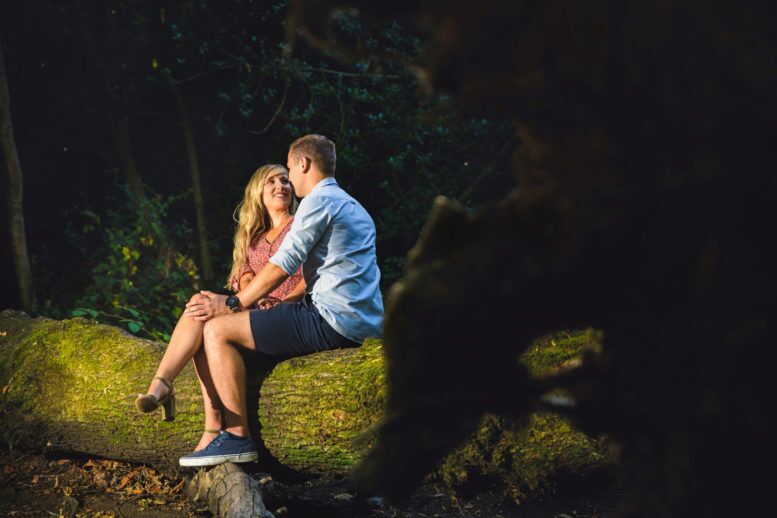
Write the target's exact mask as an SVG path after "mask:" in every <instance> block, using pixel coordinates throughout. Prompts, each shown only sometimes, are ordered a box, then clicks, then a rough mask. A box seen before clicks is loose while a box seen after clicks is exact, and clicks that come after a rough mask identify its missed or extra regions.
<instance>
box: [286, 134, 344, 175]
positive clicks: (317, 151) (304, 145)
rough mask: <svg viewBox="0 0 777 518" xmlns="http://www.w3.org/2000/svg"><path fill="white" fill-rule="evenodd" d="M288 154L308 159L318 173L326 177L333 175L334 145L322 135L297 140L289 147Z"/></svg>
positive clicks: (335, 158)
mask: <svg viewBox="0 0 777 518" xmlns="http://www.w3.org/2000/svg"><path fill="white" fill-rule="evenodd" d="M289 153H291V155H292V156H293V157H295V158H299V156H300V155H302V156H304V157H308V158H309V159H310V161H311V162H313V163H314V164H316V167H318V169H319V171H321V172H322V173H324V174H325V175H327V176H334V175H335V162H336V161H337V155H336V154H335V143H334V142H332V141H331V140H329V139H328V138H326V137H325V136H323V135H305V136H304V137H300V138H298V139H297V140H295V141H294V142H292V143H291V146H289Z"/></svg>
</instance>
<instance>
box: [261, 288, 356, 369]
mask: <svg viewBox="0 0 777 518" xmlns="http://www.w3.org/2000/svg"><path fill="white" fill-rule="evenodd" d="M248 319H249V321H250V322H251V334H252V335H253V337H254V343H255V344H256V351H257V352H258V353H262V354H266V355H268V356H273V357H280V358H292V357H294V356H303V355H305V354H310V353H315V352H319V351H328V350H330V349H339V348H343V347H359V346H360V345H361V344H360V343H358V342H354V341H353V340H349V339H348V338H346V337H344V336H343V335H341V334H340V333H338V332H337V331H335V330H334V329H332V326H330V325H329V323H328V322H327V321H326V320H324V317H322V316H321V315H320V314H319V313H318V310H316V307H315V306H314V305H313V303H312V302H311V301H310V297H305V298H304V299H302V301H300V302H285V303H282V304H278V305H277V306H275V307H273V308H271V309H252V310H251V312H250V313H249V315H248Z"/></svg>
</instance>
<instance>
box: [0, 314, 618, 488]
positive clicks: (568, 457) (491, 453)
mask: <svg viewBox="0 0 777 518" xmlns="http://www.w3.org/2000/svg"><path fill="white" fill-rule="evenodd" d="M0 331H2V333H0V387H2V388H3V392H4V394H2V395H0V439H3V440H4V442H6V443H7V444H8V445H9V446H10V447H12V448H18V449H45V450H48V451H67V452H79V453H84V454H88V455H99V456H102V457H107V458H113V459H120V460H124V461H132V462H145V463H147V464H151V465H153V466H155V467H156V468H158V469H160V470H162V471H167V472H171V471H173V472H174V471H176V470H178V469H179V468H178V462H177V460H178V457H179V456H181V455H183V454H186V453H189V452H190V451H191V449H192V448H193V446H194V445H195V444H196V442H197V440H198V439H199V437H200V434H201V433H202V397H201V395H200V390H199V386H198V384H197V381H196V378H195V376H194V372H193V370H192V369H191V368H190V367H186V368H185V369H184V371H183V372H182V373H181V375H180V376H179V377H178V379H176V380H175V392H176V397H177V408H178V415H177V416H176V419H175V420H174V421H172V422H164V421H162V420H161V419H160V416H159V415H153V414H152V415H141V414H138V413H137V410H136V409H135V407H134V405H133V400H134V398H135V396H136V394H137V393H139V392H143V391H144V390H145V388H146V386H147V385H148V381H149V380H150V379H151V377H152V376H153V375H154V370H155V368H156V366H157V364H158V362H159V360H160V358H161V356H162V353H163V349H164V346H163V345H162V344H160V343H157V342H152V341H149V340H143V339H139V338H136V337H134V336H131V335H129V334H128V333H126V332H124V331H122V330H120V329H118V328H115V327H111V326H105V325H99V324H95V323H92V322H90V321H88V320H85V319H83V318H74V319H72V320H64V321H55V320H48V319H44V318H38V319H31V318H29V317H28V316H26V315H24V314H23V313H18V312H14V311H10V310H8V311H4V312H2V313H0ZM577 340H578V342H580V340H579V338H577ZM559 347H560V346H558V345H555V346H554V349H555V350H554V351H553V358H554V359H555V360H557V359H558V358H561V357H562V356H563V355H562V356H559V354H560V353H559V350H558V349H559ZM540 357H542V355H539V356H538V358H540ZM543 358H546V359H547V357H543ZM555 360H554V361H555ZM532 361H534V360H532ZM537 361H538V364H541V363H543V361H545V360H542V358H540V359H539V360H537ZM462 383H466V380H462ZM260 384H261V388H260V390H259V403H258V420H255V422H256V424H257V425H258V427H259V428H260V430H259V436H260V440H259V444H260V462H262V463H264V464H265V465H264V466H263V469H265V468H267V467H268V466H269V469H268V471H270V472H273V473H278V469H291V470H294V471H297V472H301V473H306V474H333V475H334V474H337V475H344V474H347V473H349V471H350V470H351V468H352V467H353V466H354V465H355V464H356V462H357V461H359V460H360V459H361V458H362V457H363V456H364V455H365V453H366V452H367V450H368V449H369V448H370V447H371V446H372V444H373V442H374V440H375V437H374V434H373V433H372V430H374V428H375V425H376V424H377V423H378V422H379V421H380V419H381V417H382V415H383V408H384V406H385V400H386V385H385V364H384V359H383V352H382V344H381V342H380V341H378V340H368V341H366V342H365V343H364V344H363V345H362V347H359V348H356V349H344V350H337V351H328V352H323V353H318V354H314V355H309V356H305V357H302V358H295V359H291V360H287V361H284V362H281V363H279V364H277V365H276V366H274V368H272V371H271V372H269V374H268V375H267V376H266V377H265V378H264V380H263V381H262V380H261V379H260V377H259V378H258V377H253V378H252V379H251V382H250V386H254V387H258V386H259V385H260ZM249 408H254V409H256V408H257V407H256V404H250V405H249ZM610 464H611V461H610V459H609V458H608V457H607V455H606V454H605V453H604V449H603V446H602V444H601V443H599V442H598V441H595V440H593V439H591V438H589V437H587V436H585V435H583V434H582V433H580V432H577V431H575V430H574V429H573V428H571V427H570V426H569V423H568V422H566V420H564V419H562V418H560V417H558V416H546V415H541V414H537V415H535V416H534V417H533V421H531V422H530V423H529V426H528V427H523V426H521V425H520V424H519V423H516V422H511V421H509V420H504V419H499V418H496V417H489V418H487V419H486V420H485V421H484V422H483V426H482V427H481V429H480V430H479V432H478V434H476V435H475V436H474V437H472V438H471V440H470V441H469V442H466V443H465V444H463V445H462V447H461V448H460V449H459V450H457V451H456V452H454V454H452V455H451V456H450V457H449V458H447V459H446V460H445V461H444V463H443V465H442V466H441V469H440V471H439V472H438V475H440V476H441V477H442V478H443V479H444V480H445V481H446V482H448V483H450V484H451V485H452V486H454V487H455V486H461V485H470V486H471V485H472V484H473V482H477V481H478V480H491V481H493V480H494V479H498V480H499V479H501V480H502V481H503V482H504V483H505V484H506V486H507V487H508V488H509V489H510V491H511V492H512V493H514V494H520V496H521V498H523V497H525V496H528V495H532V494H536V493H538V492H541V491H545V490H547V489H548V488H550V487H552V486H553V484H555V482H556V479H557V476H558V475H559V474H560V473H564V474H565V475H567V474H585V473H589V472H591V471H596V470H600V469H601V468H606V467H607V466H609V465H610Z"/></svg>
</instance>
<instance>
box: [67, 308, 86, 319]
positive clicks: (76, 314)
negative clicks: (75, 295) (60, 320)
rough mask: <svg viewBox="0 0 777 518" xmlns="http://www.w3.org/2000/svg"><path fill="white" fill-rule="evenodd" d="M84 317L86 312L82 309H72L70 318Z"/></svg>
mask: <svg viewBox="0 0 777 518" xmlns="http://www.w3.org/2000/svg"><path fill="white" fill-rule="evenodd" d="M84 315H86V310H84V309H74V310H73V311H71V312H70V316H73V317H82V316H84Z"/></svg>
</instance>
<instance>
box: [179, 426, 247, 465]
mask: <svg viewBox="0 0 777 518" xmlns="http://www.w3.org/2000/svg"><path fill="white" fill-rule="evenodd" d="M258 457H259V453H258V452H257V451H256V446H255V445H254V443H253V441H251V438H250V437H238V436H237V435H234V434H231V433H229V432H221V433H220V434H219V435H218V436H216V438H215V439H213V440H212V441H210V444H208V445H207V446H206V447H205V448H203V449H201V450H200V451H195V452H194V453H190V454H189V455H184V456H183V457H181V458H180V459H178V462H179V463H180V464H181V466H213V465H215V464H221V463H222V462H250V461H252V460H256V459H257V458H258Z"/></svg>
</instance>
